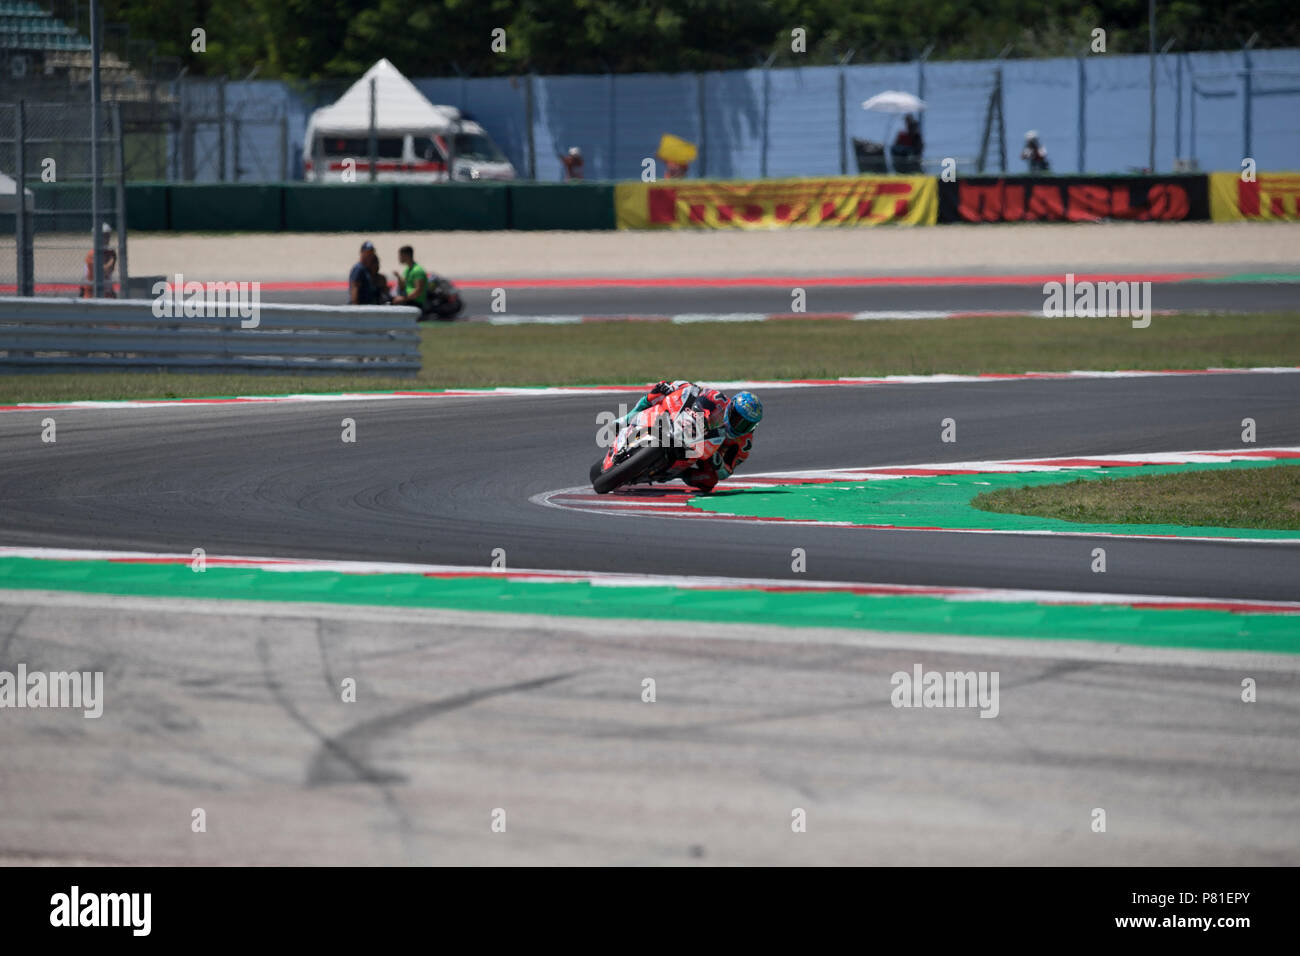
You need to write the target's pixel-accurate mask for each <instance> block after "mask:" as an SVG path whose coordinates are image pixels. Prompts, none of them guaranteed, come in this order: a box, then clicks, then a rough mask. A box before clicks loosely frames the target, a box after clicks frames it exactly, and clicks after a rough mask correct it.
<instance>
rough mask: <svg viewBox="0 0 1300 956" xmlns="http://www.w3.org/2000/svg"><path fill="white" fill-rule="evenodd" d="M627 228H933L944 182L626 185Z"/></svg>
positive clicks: (869, 179)
mask: <svg viewBox="0 0 1300 956" xmlns="http://www.w3.org/2000/svg"><path fill="white" fill-rule="evenodd" d="M614 204H615V208H616V211H617V215H618V227H619V228H620V229H783V228H790V227H821V226H874V225H880V224H882V223H907V224H910V225H924V226H929V225H933V224H934V223H935V222H936V221H937V219H938V213H939V193H938V189H937V180H935V179H934V178H933V177H931V176H835V177H826V178H823V179H763V180H753V181H734V182H711V181H703V180H701V181H681V180H676V181H672V182H667V183H619V184H618V185H617V186H616V187H615V191H614Z"/></svg>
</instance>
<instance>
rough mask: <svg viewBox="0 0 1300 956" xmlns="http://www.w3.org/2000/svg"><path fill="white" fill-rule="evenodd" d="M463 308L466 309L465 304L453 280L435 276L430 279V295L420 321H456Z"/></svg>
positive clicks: (426, 299)
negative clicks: (452, 282)
mask: <svg viewBox="0 0 1300 956" xmlns="http://www.w3.org/2000/svg"><path fill="white" fill-rule="evenodd" d="M463 308H465V303H464V302H463V301H461V298H460V293H459V292H457V291H456V287H455V286H454V285H452V284H451V280H450V279H444V278H442V277H441V276H433V277H431V278H430V279H429V294H428V296H427V297H426V298H425V302H424V309H423V311H422V312H421V313H420V321H421V322H423V321H425V320H426V319H444V320H445V319H454V318H456V316H458V315H460V311H461V309H463Z"/></svg>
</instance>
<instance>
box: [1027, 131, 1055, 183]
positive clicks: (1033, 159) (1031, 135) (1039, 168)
mask: <svg viewBox="0 0 1300 956" xmlns="http://www.w3.org/2000/svg"><path fill="white" fill-rule="evenodd" d="M1020 158H1021V159H1023V160H1026V161H1027V162H1028V163H1029V171H1030V172H1031V173H1045V172H1048V171H1049V169H1050V167H1049V166H1048V165H1047V149H1046V147H1044V146H1043V144H1042V143H1040V142H1039V141H1038V131H1037V130H1033V129H1031V130H1030V131H1029V132H1028V133H1026V134H1025V148H1024V149H1022V150H1021V151H1020Z"/></svg>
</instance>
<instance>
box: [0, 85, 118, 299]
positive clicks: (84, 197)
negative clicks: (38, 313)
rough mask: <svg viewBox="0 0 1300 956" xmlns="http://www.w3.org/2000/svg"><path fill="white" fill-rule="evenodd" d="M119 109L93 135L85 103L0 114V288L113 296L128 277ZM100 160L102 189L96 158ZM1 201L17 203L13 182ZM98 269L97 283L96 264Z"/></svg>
mask: <svg viewBox="0 0 1300 956" xmlns="http://www.w3.org/2000/svg"><path fill="white" fill-rule="evenodd" d="M122 112H123V111H122V108H121V106H120V104H116V103H106V104H102V105H101V107H100V110H99V116H98V124H97V127H96V129H97V132H98V135H97V136H92V125H91V107H90V105H89V104H88V103H57V104H56V103H27V102H24V101H19V102H18V103H14V104H3V105H0V169H3V170H6V171H10V172H11V175H8V176H6V179H8V180H11V181H12V185H13V194H12V197H11V198H12V202H11V203H9V204H7V205H0V216H2V217H3V220H0V226H3V227H4V228H3V232H4V234H5V236H6V238H5V241H4V242H5V244H4V245H3V246H0V249H2V250H3V253H2V254H0V288H2V289H3V290H4V291H5V292H8V293H10V294H12V293H14V292H17V293H18V294H19V295H32V294H37V295H73V296H92V295H102V296H109V295H114V294H117V293H118V292H119V291H120V289H121V288H122V287H123V286H124V283H125V282H126V279H127V276H128V275H129V272H128V266H127V237H126V230H125V229H124V228H122V227H123V226H124V224H125V212H126V209H125V202H126V198H125V178H124V175H123V171H124V170H123V154H124V139H123V136H122V127H123V122H122ZM95 149H97V150H98V153H99V156H98V160H99V168H100V181H99V182H98V183H96V182H95V177H94V174H93V168H94V166H93V162H92V153H93V151H94V150H95ZM4 185H5V189H4V193H3V195H4V196H5V197H6V198H10V196H9V193H8V183H6V184H4ZM96 262H98V266H99V268H98V281H96V275H97V273H96V269H95V265H96Z"/></svg>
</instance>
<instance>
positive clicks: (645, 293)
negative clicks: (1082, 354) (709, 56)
mask: <svg viewBox="0 0 1300 956" xmlns="http://www.w3.org/2000/svg"><path fill="white" fill-rule="evenodd" d="M450 278H451V279H452V280H453V281H455V278H456V277H455V276H451V277H450ZM797 286H800V282H799V280H796V279H792V280H790V282H789V283H787V284H785V285H780V286H758V287H755V286H745V285H735V286H707V285H706V286H698V285H693V286H683V287H674V286H666V285H652V286H634V285H628V286H618V287H595V288H546V287H538V286H519V287H515V286H511V287H509V288H507V289H506V299H505V304H506V312H505V314H506V315H517V316H525V315H590V316H622V315H632V316H657V315H684V314H709V313H714V314H727V313H738V312H760V313H770V314H777V313H783V312H789V311H790V304H791V289H793V288H795V287H797ZM803 287H804V288H805V291H806V292H807V302H806V306H807V312H808V313H846V312H848V313H853V312H891V311H898V312H925V311H957V312H984V311H988V312H995V311H1004V312H1028V311H1038V310H1041V309H1042V307H1043V292H1042V286H1041V284H1040V285H965V284H963V285H943V284H936V283H930V284H925V285H901V286H894V285H869V286H834V285H825V286H823V285H812V284H808V285H806V286H803ZM1297 288H1298V287H1297V285H1296V284H1295V283H1286V282H1278V283H1253V282H1252V283H1247V282H1153V283H1152V289H1151V307H1152V309H1153V310H1155V311H1160V310H1172V311H1223V312H1269V311H1283V310H1289V309H1293V308H1295V303H1296V299H1297ZM461 292H462V295H463V297H464V300H465V313H464V317H468V318H470V320H471V321H472V320H474V319H484V318H487V317H489V316H491V315H493V314H494V313H493V312H492V309H491V302H492V291H491V289H490V288H478V287H471V288H462V289H461ZM262 298H263V300H264V301H266V302H297V303H311V304H317V305H340V304H343V303H345V302H346V300H347V292H346V289H345V288H343V287H342V286H340V288H339V289H338V290H337V291H334V290H322V289H313V290H308V291H287V292H286V291H270V290H267V291H263V293H262Z"/></svg>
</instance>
